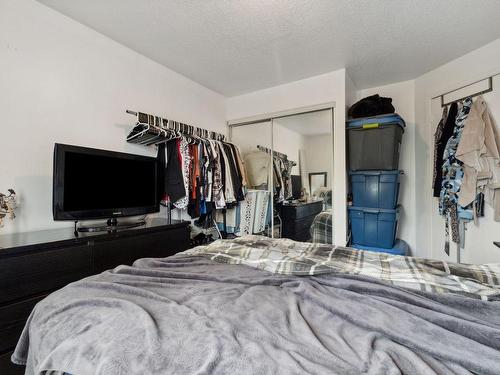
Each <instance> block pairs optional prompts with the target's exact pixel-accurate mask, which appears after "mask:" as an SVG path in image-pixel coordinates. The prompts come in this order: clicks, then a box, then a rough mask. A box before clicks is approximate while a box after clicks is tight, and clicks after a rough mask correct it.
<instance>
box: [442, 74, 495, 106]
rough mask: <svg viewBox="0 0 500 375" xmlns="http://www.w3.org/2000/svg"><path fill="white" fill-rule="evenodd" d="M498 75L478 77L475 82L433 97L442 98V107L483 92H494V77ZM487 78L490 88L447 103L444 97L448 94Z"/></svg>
mask: <svg viewBox="0 0 500 375" xmlns="http://www.w3.org/2000/svg"><path fill="white" fill-rule="evenodd" d="M498 75H500V73H496V74H493V75H491V76H489V77H486V78H482V79H478V80H477V81H474V82H471V83H468V84H466V85H463V86H460V87H458V88H456V89H453V90H450V91H447V92H445V93H443V94H440V95H437V96H434V97H433V98H432V99H439V98H440V99H441V107H446V106H448V105H450V104H451V103H455V102H460V101H462V100H464V99H466V98H474V97H476V96H479V95H483V94H486V93H488V92H492V91H493V78H494V77H496V76H498ZM486 80H488V88H487V89H485V90H481V91H478V92H476V93H474V94H471V95H466V96H464V97H461V98H459V99H455V100H452V101H449V102H446V103H445V102H444V97H445V96H446V95H449V94H452V93H454V92H456V91H459V90H462V89H465V88H467V87H470V86H472V85H475V84H477V83H479V82H483V81H486Z"/></svg>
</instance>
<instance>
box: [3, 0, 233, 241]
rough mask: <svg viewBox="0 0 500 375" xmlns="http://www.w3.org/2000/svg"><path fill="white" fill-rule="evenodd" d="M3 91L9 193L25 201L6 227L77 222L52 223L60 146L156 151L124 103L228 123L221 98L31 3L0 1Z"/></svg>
mask: <svg viewBox="0 0 500 375" xmlns="http://www.w3.org/2000/svg"><path fill="white" fill-rule="evenodd" d="M0 87H2V90H1V91H0V108H1V111H2V122H1V125H0V126H1V136H0V137H1V140H2V146H1V148H0V155H1V158H0V160H1V163H0V191H6V190H7V188H10V187H12V188H14V189H15V190H16V191H17V192H18V193H19V198H20V202H19V203H20V206H19V209H18V211H17V213H18V217H17V218H16V220H14V221H13V222H9V221H7V223H6V226H5V228H3V229H0V232H1V233H8V232H15V231H29V230H36V229H44V228H49V227H57V226H59V227H61V226H71V225H72V223H68V222H62V223H61V222H58V223H55V222H53V220H52V209H51V205H52V151H53V147H54V143H55V142H60V143H70V144H77V145H82V146H90V147H95V148H103V149H110V150H116V151H126V152H131V153H137V154H147V155H155V149H154V148H151V149H146V148H145V147H143V146H137V145H133V144H127V143H126V142H125V137H126V135H127V133H128V131H129V130H130V128H131V125H132V124H133V123H134V118H133V117H132V116H130V115H127V114H125V109H133V110H141V111H145V112H150V113H154V114H158V115H162V116H165V117H170V118H173V119H176V120H179V121H184V122H188V123H192V124H195V125H198V126H201V127H205V128H209V129H212V130H218V131H221V132H225V129H226V128H225V98H224V97H222V96H221V95H219V94H216V93H214V92H213V91H210V90H208V89H206V88H204V87H202V86H200V85H199V84H197V83H194V82H193V81H190V80H188V79H187V78H185V77H183V76H181V75H179V74H177V73H175V72H173V71H171V70H169V69H166V68H165V67H163V66H161V65H159V64H157V63H155V62H153V61H151V60H149V59H147V58H146V57H144V56H142V55H140V54H138V53H136V52H133V51H132V50H130V49H128V48H126V47H124V46H122V45H120V44H118V43H115V42H114V41H112V40H111V39H109V38H107V37H105V36H103V35H101V34H99V33H97V32H95V31H93V30H91V29H89V28H87V27H85V26H83V25H81V24H79V23H76V22H75V21H73V20H71V19H69V18H67V17H65V16H63V15H61V14H59V13H57V12H55V11H53V10H51V9H49V8H47V7H45V6H43V5H41V4H39V3H37V2H35V1H32V0H0ZM118 188H119V187H118Z"/></svg>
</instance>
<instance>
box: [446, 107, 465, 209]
mask: <svg viewBox="0 0 500 375" xmlns="http://www.w3.org/2000/svg"><path fill="white" fill-rule="evenodd" d="M471 106H472V99H471V98H467V99H465V100H464V101H463V103H462V108H460V110H459V111H458V115H457V118H456V120H455V128H454V129H453V134H452V135H451V137H450V139H448V142H447V143H446V147H445V150H444V153H443V166H442V177H443V181H442V182H441V193H440V200H439V209H440V212H441V214H442V215H444V214H445V213H446V212H447V210H448V208H449V207H450V206H451V205H456V204H457V202H458V191H459V190H460V185H461V183H462V178H463V167H462V162H461V161H460V160H458V159H457V158H456V151H457V148H458V144H459V143H460V138H461V136H462V131H463V128H464V126H465V120H466V119H467V115H468V114H469V111H470V109H471Z"/></svg>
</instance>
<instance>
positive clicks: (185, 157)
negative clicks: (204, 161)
mask: <svg viewBox="0 0 500 375" xmlns="http://www.w3.org/2000/svg"><path fill="white" fill-rule="evenodd" d="M177 147H178V149H179V155H180V159H181V169H182V180H183V183H184V191H185V192H186V194H184V196H183V197H182V198H180V199H178V200H177V201H174V207H175V208H179V209H185V208H187V206H188V203H189V196H188V194H187V193H188V192H189V171H190V166H191V156H190V154H189V145H188V143H187V141H186V139H185V138H180V139H177Z"/></svg>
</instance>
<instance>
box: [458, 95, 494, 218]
mask: <svg viewBox="0 0 500 375" xmlns="http://www.w3.org/2000/svg"><path fill="white" fill-rule="evenodd" d="M456 158H457V159H458V160H460V161H461V162H462V163H463V169H464V176H463V181H462V185H461V188H460V191H459V193H458V204H459V205H460V206H462V207H466V206H468V205H470V204H471V203H473V202H475V200H476V198H477V196H478V192H480V193H485V196H486V201H487V203H489V204H491V206H492V207H493V208H495V207H499V206H500V202H496V201H497V200H498V201H500V193H499V190H498V189H499V188H500V137H499V134H498V131H497V129H496V127H495V126H494V124H493V122H492V119H491V117H490V113H489V111H488V106H487V104H486V102H485V100H484V98H483V97H482V96H479V97H478V98H477V99H476V101H475V102H474V104H473V105H472V107H471V110H470V113H469V116H468V118H467V121H466V122H465V126H464V130H463V133H462V138H461V139H460V143H459V145H458V148H457V153H456ZM495 220H496V221H500V212H498V211H497V210H495Z"/></svg>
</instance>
